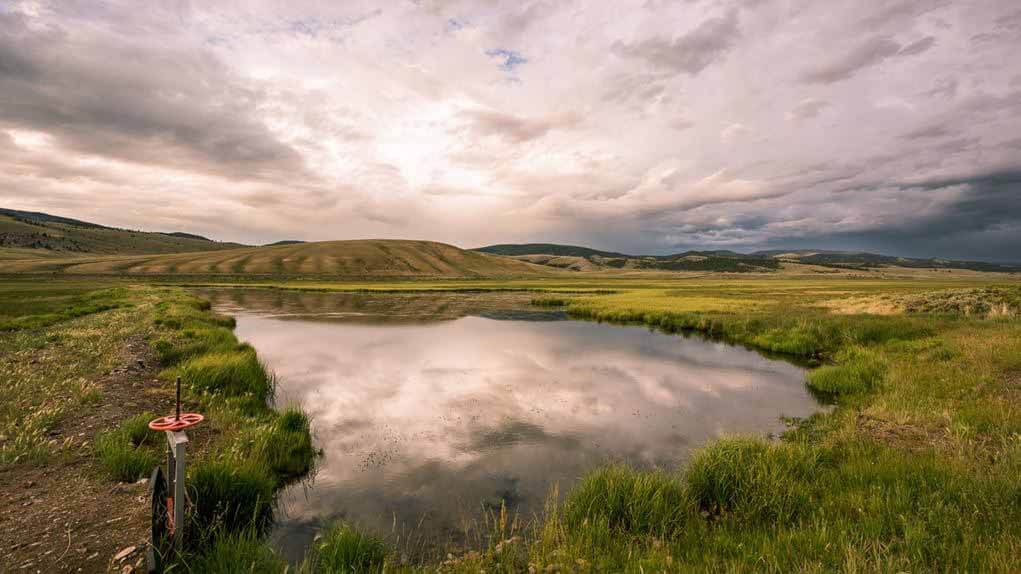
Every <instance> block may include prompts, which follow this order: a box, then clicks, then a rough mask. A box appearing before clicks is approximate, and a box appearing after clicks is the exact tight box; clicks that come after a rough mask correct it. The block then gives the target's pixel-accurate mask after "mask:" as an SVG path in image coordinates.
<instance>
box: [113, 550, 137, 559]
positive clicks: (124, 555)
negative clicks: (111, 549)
mask: <svg viewBox="0 0 1021 574" xmlns="http://www.w3.org/2000/svg"><path fill="white" fill-rule="evenodd" d="M134 553H135V547H134V546H128V547H127V548H125V549H123V550H121V551H120V552H118V553H117V555H116V556H114V557H113V559H114V561H116V562H123V561H124V559H125V558H127V557H128V556H131V555H132V554H134Z"/></svg>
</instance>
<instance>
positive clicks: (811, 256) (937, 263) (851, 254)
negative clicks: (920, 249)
mask: <svg viewBox="0 0 1021 574" xmlns="http://www.w3.org/2000/svg"><path fill="white" fill-rule="evenodd" d="M752 255H757V256H761V257H769V258H772V259H776V260H781V261H794V262H798V263H807V264H811V265H822V266H827V267H855V268H862V269H866V268H876V267H907V268H912V269H968V270H971V271H991V272H1004V273H1011V272H1017V271H1021V265H1019V264H1009V263H990V262H987V261H959V260H954V259H944V258H938V257H933V258H916V257H897V256H894V255H881V254H878V253H868V252H865V251H828V250H824V249H797V250H772V251H757V252H755V253H753V254H752Z"/></svg>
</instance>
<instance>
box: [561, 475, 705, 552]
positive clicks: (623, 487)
mask: <svg viewBox="0 0 1021 574" xmlns="http://www.w3.org/2000/svg"><path fill="white" fill-rule="evenodd" d="M687 507H688V498H687V492H686V490H685V489H684V486H683V485H682V484H681V482H680V481H678V480H677V477H676V476H672V475H670V474H667V473H665V472H641V471H636V470H634V469H632V468H629V467H626V466H609V467H606V468H602V469H599V470H596V471H594V472H592V473H590V474H588V475H587V476H586V477H585V478H584V479H583V480H582V481H581V482H580V483H579V484H578V485H577V486H576V487H575V488H574V489H573V490H572V491H571V493H570V496H569V497H568V498H567V501H566V503H565V504H564V508H563V510H562V512H563V522H564V524H566V525H567V526H568V527H569V528H586V527H589V526H591V525H596V526H598V527H601V528H605V529H608V530H611V531H620V532H623V533H627V534H631V535H638V534H640V535H649V536H660V537H662V536H669V535H671V534H673V533H675V532H676V531H677V530H678V529H680V528H681V527H682V526H683V524H684V517H685V512H686V510H687Z"/></svg>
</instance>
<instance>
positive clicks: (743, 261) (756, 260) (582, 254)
mask: <svg viewBox="0 0 1021 574" xmlns="http://www.w3.org/2000/svg"><path fill="white" fill-rule="evenodd" d="M476 251H480V252H484V253H494V254H498V255H503V256H505V257H511V258H513V259H517V260H520V261H528V262H530V263H536V264H539V265H546V266H549V267H558V268H562V269H570V270H573V271H595V270H600V269H658V270H667V271H724V272H738V273H739V272H763V271H770V270H775V269H779V268H780V266H781V265H782V264H784V263H797V264H803V265H814V266H819V267H830V268H834V269H851V270H855V269H857V270H868V269H882V268H891V267H893V268H895V267H901V268H908V269H935V270H941V269H961V270H969V271H984V272H1002V273H1016V272H1021V265H1019V264H1006V263H989V262H984V261H957V260H952V259H942V258H930V259H922V258H911V257H896V256H892V255H880V254H876V253H866V252H848V251H827V250H821V249H802V250H793V251H792V250H773V251H756V252H754V253H738V252H735V251H728V250H716V251H685V252H683V253H676V254H673V255H625V254H621V253H614V252H610V251H598V250H595V249H589V248H587V247H578V246H574V245H557V244H552V243H523V244H501V245H491V246H488V247H479V248H477V249H476Z"/></svg>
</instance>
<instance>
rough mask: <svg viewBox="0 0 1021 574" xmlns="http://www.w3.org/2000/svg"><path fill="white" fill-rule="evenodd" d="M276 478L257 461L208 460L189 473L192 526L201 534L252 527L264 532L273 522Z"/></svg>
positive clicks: (207, 534) (196, 465) (205, 535)
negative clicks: (256, 462)
mask: <svg viewBox="0 0 1021 574" xmlns="http://www.w3.org/2000/svg"><path fill="white" fill-rule="evenodd" d="M275 489H276V482H275V480H274V479H273V477H272V476H271V475H270V474H269V472H267V470H266V469H264V468H262V467H260V466H257V465H255V464H239V463H236V462H232V461H218V460H213V461H210V460H205V461H200V462H198V463H196V464H194V465H193V466H192V470H191V473H190V474H189V476H188V497H189V499H190V500H191V503H192V505H191V523H192V525H193V528H191V529H190V530H192V531H193V532H195V533H196V536H198V537H199V538H202V537H206V538H210V537H212V538H215V536H210V535H215V534H216V533H219V532H227V533H237V532H242V531H245V530H250V531H252V532H256V533H259V534H262V533H264V532H266V530H267V529H268V528H269V526H270V525H271V524H272V522H273V496H274V492H275Z"/></svg>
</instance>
